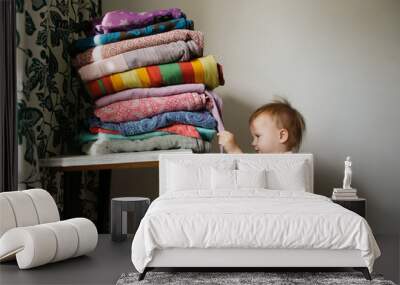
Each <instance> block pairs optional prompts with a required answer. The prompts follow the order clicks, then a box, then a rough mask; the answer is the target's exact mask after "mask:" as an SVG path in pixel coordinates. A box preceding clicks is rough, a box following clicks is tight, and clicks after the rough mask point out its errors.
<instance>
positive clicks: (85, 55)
mask: <svg viewBox="0 0 400 285" xmlns="http://www.w3.org/2000/svg"><path fill="white" fill-rule="evenodd" d="M190 40H193V41H195V42H196V43H197V45H198V47H200V48H201V49H203V47H204V36H203V33H202V32H199V31H191V30H173V31H169V32H165V33H161V34H156V35H151V36H147V37H140V38H135V39H129V40H124V41H119V42H115V43H111V44H107V45H102V46H97V47H95V48H91V49H88V50H86V51H84V52H82V53H80V54H78V55H77V56H76V57H75V58H74V59H73V60H72V64H73V65H74V66H75V67H81V66H84V65H87V64H89V63H92V62H95V61H98V60H102V59H105V58H109V57H112V56H114V55H118V54H121V53H124V52H127V51H131V50H135V49H140V48H146V47H152V46H159V45H163V44H168V43H172V42H177V41H185V42H186V41H190Z"/></svg>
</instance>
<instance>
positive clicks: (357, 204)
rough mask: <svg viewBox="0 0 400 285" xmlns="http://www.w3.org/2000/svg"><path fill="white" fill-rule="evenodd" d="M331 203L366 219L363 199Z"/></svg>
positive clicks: (365, 204)
mask: <svg viewBox="0 0 400 285" xmlns="http://www.w3.org/2000/svg"><path fill="white" fill-rule="evenodd" d="M332 201H333V202H334V203H336V204H339V205H340V206H342V207H344V208H346V209H348V210H350V211H353V212H354V213H357V214H359V215H360V216H361V217H363V218H366V211H367V209H366V208H367V201H366V199H364V198H358V199H354V200H335V199H332Z"/></svg>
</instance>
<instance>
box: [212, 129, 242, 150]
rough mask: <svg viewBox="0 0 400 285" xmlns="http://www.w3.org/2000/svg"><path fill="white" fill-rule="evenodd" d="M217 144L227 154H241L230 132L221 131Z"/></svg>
mask: <svg viewBox="0 0 400 285" xmlns="http://www.w3.org/2000/svg"><path fill="white" fill-rule="evenodd" d="M218 143H219V144H220V145H222V146H223V147H224V149H225V151H226V152H227V153H243V151H242V150H241V149H240V147H239V146H238V145H237V143H236V141H235V136H234V135H233V134H232V133H231V132H228V131H222V132H220V133H218Z"/></svg>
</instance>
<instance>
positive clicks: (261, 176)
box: [211, 168, 267, 190]
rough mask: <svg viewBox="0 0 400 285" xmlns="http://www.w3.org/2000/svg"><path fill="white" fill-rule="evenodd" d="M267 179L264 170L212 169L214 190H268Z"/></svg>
mask: <svg viewBox="0 0 400 285" xmlns="http://www.w3.org/2000/svg"><path fill="white" fill-rule="evenodd" d="M266 186H267V177H266V171H265V169H262V170H230V169H215V168H212V169H211V189H212V190H219V189H224V190H239V189H241V188H266Z"/></svg>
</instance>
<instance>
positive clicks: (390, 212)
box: [103, 0, 400, 233]
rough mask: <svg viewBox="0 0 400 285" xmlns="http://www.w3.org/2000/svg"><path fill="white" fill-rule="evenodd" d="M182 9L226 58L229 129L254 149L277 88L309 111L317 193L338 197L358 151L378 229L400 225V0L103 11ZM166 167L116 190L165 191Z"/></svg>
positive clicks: (183, 4) (191, 4) (126, 178)
mask: <svg viewBox="0 0 400 285" xmlns="http://www.w3.org/2000/svg"><path fill="white" fill-rule="evenodd" d="M167 7H179V8H181V9H182V10H184V12H185V13H186V14H187V16H188V18H191V19H193V20H194V22H195V28H196V29H197V30H201V31H203V32H204V33H205V52H206V54H213V55H215V56H216V58H217V59H218V60H219V61H220V62H221V63H222V64H223V66H224V74H225V79H226V85H225V86H224V87H219V88H217V89H216V91H217V92H218V94H220V95H221V96H222V97H223V100H224V118H225V122H226V127H227V129H229V130H231V131H232V132H234V133H235V134H236V136H237V138H238V141H239V143H240V145H241V146H242V147H243V149H244V150H246V151H248V152H251V151H252V150H251V148H250V136H249V133H248V128H247V120H248V117H249V115H250V113H251V111H252V110H254V109H255V108H257V107H258V106H260V105H261V104H263V103H265V102H268V100H270V99H271V98H272V96H273V95H274V94H280V95H284V96H286V97H287V98H288V99H289V100H290V101H291V102H292V104H293V105H294V106H295V107H296V108H298V109H299V110H300V111H301V112H302V113H303V115H304V116H305V118H306V121H307V128H308V131H307V134H306V140H305V143H304V145H303V149H302V151H303V152H312V153H314V154H315V167H316V173H315V191H316V193H318V194H324V195H330V193H331V190H332V188H333V187H334V186H340V185H341V181H342V178H343V176H342V172H343V160H344V158H345V156H346V155H351V156H352V158H353V165H354V169H353V173H354V179H353V181H354V183H353V186H354V187H357V188H358V189H359V193H360V195H361V196H363V197H366V198H367V199H368V221H369V222H370V223H371V225H372V228H373V229H374V230H375V232H378V233H399V232H400V226H399V218H398V217H400V194H399V193H400V188H399V185H400V184H399V177H400V162H399V161H400V151H399V145H400V135H399V126H398V122H399V121H400V115H399V111H398V108H399V106H400V1H396V0H392V1H390V0H330V1H329V0H320V1H317V0H315V1H312V0H299V1H295V0H292V1H290V0H275V1H265V0H247V1H245V0H236V1H234V0H231V1H229V0H201V1H200V0H197V1H196V0H190V1H189V0H186V1H185V0H180V1H178V0H175V1H161V0H146V1H144V0H143V1H124V0H112V1H110V0H104V1H103V11H104V12H107V11H110V10H114V9H129V10H135V11H143V10H150V9H158V8H167ZM157 175H158V173H157V171H156V170H151V171H148V170H129V171H114V173H113V181H112V188H113V195H116V196H118V195H139V194H141V195H148V196H150V197H155V196H156V194H157V187H158V181H157V178H158V177H157Z"/></svg>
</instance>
